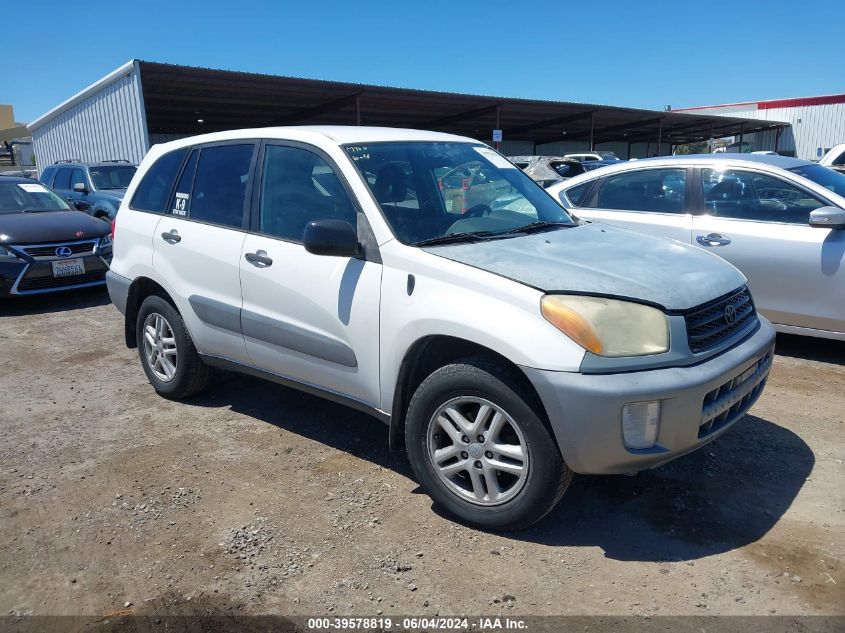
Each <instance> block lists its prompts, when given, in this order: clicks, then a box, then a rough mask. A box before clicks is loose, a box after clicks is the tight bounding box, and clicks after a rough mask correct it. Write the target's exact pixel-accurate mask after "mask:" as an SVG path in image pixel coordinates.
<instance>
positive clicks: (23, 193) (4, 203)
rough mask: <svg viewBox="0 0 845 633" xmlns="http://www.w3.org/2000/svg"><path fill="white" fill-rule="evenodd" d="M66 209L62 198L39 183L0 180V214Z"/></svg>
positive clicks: (67, 207)
mask: <svg viewBox="0 0 845 633" xmlns="http://www.w3.org/2000/svg"><path fill="white" fill-rule="evenodd" d="M68 209H70V207H69V206H68V205H67V203H65V201H64V200H62V199H61V198H60V197H59V196H58V195H56V194H55V193H53V191H51V190H50V189H48V188H47V187H45V186H44V185H42V184H40V183H37V182H31V183H30V182H2V181H0V214H3V215H5V214H9V213H26V212H35V211H66V210H68Z"/></svg>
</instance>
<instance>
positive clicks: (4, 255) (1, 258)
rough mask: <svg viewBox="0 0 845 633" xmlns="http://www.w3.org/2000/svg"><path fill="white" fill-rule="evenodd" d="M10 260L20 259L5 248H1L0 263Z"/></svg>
mask: <svg viewBox="0 0 845 633" xmlns="http://www.w3.org/2000/svg"><path fill="white" fill-rule="evenodd" d="M10 259H12V260H18V259H20V258H19V257H18V256H17V255H15V254H14V253H13V252H12V251H11V250H9V249H8V248H6V247H5V246H0V261H9V260H10Z"/></svg>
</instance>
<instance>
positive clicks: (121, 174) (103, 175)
mask: <svg viewBox="0 0 845 633" xmlns="http://www.w3.org/2000/svg"><path fill="white" fill-rule="evenodd" d="M136 169H137V167H135V165H120V166H111V165H109V166H107V167H103V166H98V167H89V168H88V171H89V172H90V174H91V182H92V183H94V189H126V188H127V187H128V186H129V183H130V182H132V176H134V175H135V170H136Z"/></svg>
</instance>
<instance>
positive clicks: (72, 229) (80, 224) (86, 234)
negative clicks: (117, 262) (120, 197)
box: [0, 211, 110, 244]
mask: <svg viewBox="0 0 845 633" xmlns="http://www.w3.org/2000/svg"><path fill="white" fill-rule="evenodd" d="M109 231H110V227H109V224H108V223H107V222H103V221H102V220H98V219H96V218H92V217H91V216H90V215H88V214H87V213H83V212H82V211H42V212H39V213H8V214H0V243H3V244H38V243H41V242H72V241H74V240H81V239H85V238H90V237H99V236H101V235H106V234H107V233H108V232H109ZM79 232H81V233H82V235H79V234H78V233H79Z"/></svg>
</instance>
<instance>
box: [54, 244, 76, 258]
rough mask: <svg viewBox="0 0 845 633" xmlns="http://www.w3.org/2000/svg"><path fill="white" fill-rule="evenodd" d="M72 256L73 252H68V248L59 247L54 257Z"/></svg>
mask: <svg viewBox="0 0 845 633" xmlns="http://www.w3.org/2000/svg"><path fill="white" fill-rule="evenodd" d="M71 255H73V251H72V250H70V246H59V247H58V248H57V249H56V257H70V256H71Z"/></svg>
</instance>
